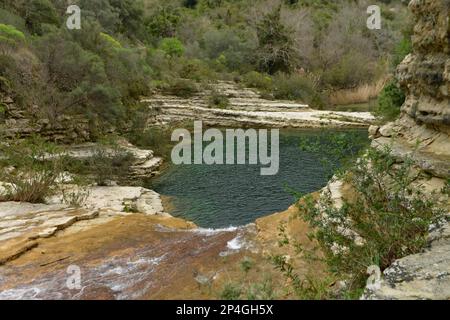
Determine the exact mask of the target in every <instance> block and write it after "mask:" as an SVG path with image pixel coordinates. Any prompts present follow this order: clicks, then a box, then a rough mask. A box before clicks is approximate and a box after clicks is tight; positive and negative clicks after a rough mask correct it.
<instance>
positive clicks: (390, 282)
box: [364, 0, 450, 299]
mask: <svg viewBox="0 0 450 320" xmlns="http://www.w3.org/2000/svg"><path fill="white" fill-rule="evenodd" d="M409 6H410V8H411V10H412V12H413V14H414V16H415V19H416V25H415V28H414V36H413V53H412V54H410V55H409V56H407V57H406V58H405V60H404V61H403V62H402V64H401V65H400V66H399V68H398V78H399V81H400V84H401V86H402V87H403V88H404V89H405V91H406V93H407V98H406V101H405V104H404V105H403V106H402V114H401V116H400V118H399V119H398V120H397V121H395V122H393V123H389V124H387V125H385V126H383V127H381V128H378V127H372V128H371V129H370V132H371V135H372V138H373V145H374V146H380V145H385V144H390V145H391V146H392V148H393V152H394V154H395V155H396V156H397V157H398V159H399V160H400V161H401V159H402V158H404V157H405V156H406V155H412V156H413V158H415V160H416V162H417V164H418V166H419V168H420V169H422V171H424V172H426V173H428V178H429V177H430V175H431V179H429V180H428V181H427V182H426V183H427V184H428V187H429V188H430V190H438V189H439V188H441V187H442V186H443V185H444V183H445V181H446V179H448V178H450V139H449V134H450V99H449V93H450V22H449V20H450V17H449V12H450V0H413V1H411V2H410V4H409ZM416 147H417V151H416V152H414V153H413V151H414V150H415V148H416ZM449 207H450V205H449ZM364 298H368V299H449V298H450V223H447V224H445V225H444V226H443V227H442V228H439V229H436V230H434V231H433V232H432V233H431V234H430V236H429V247H428V248H427V249H426V250H425V251H424V252H421V253H419V254H415V255H411V256H407V257H405V258H402V259H399V260H397V261H395V262H394V263H393V264H392V266H391V267H389V268H388V269H386V270H385V271H384V275H383V279H382V280H381V282H379V283H378V284H376V285H375V286H371V288H370V289H367V290H366V293H365V295H364Z"/></svg>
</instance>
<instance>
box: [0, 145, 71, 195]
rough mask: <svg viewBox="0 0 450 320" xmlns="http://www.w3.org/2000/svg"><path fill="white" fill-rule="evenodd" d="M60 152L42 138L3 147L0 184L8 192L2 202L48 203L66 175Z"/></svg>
mask: <svg viewBox="0 0 450 320" xmlns="http://www.w3.org/2000/svg"><path fill="white" fill-rule="evenodd" d="M61 151H62V150H60V148H58V147H56V146H55V145H53V144H51V143H48V142H46V141H45V140H44V139H42V138H39V137H31V138H28V139H25V140H11V141H8V142H7V143H3V144H1V145H0V154H1V158H0V181H1V182H3V183H4V188H5V189H6V190H5V191H6V192H4V194H2V195H1V196H0V201H23V202H31V203H42V202H45V199H46V198H47V197H48V196H50V195H52V194H53V193H54V192H55V191H56V189H57V179H58V177H60V176H61V174H62V172H63V171H62V169H63V167H64V166H63V160H62V157H61Z"/></svg>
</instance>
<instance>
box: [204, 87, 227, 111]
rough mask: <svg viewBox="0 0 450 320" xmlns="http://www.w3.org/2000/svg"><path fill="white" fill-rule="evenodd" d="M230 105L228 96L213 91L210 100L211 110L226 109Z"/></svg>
mask: <svg viewBox="0 0 450 320" xmlns="http://www.w3.org/2000/svg"><path fill="white" fill-rule="evenodd" d="M229 105H230V99H228V97H227V96H226V95H223V94H220V93H218V92H215V91H213V92H212V93H211V95H210V96H209V98H208V106H209V107H210V108H219V109H226V108H227V107H228V106H229Z"/></svg>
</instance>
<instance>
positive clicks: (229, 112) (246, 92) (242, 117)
mask: <svg viewBox="0 0 450 320" xmlns="http://www.w3.org/2000/svg"><path fill="white" fill-rule="evenodd" d="M211 86H212V87H213V91H214V92H219V93H220V94H222V95H224V96H226V97H227V98H228V99H229V105H228V106H227V107H226V108H213V107H210V106H209V105H208V95H209V94H211V92H212V91H211V92H209V91H208V90H205V91H204V92H202V93H199V94H197V95H194V96H193V97H190V98H180V97H176V96H171V95H162V94H155V95H154V96H153V97H151V98H147V99H144V100H143V102H144V103H147V104H148V107H149V111H150V112H149V114H150V115H151V116H149V119H148V125H165V124H168V123H177V122H182V121H186V120H188V121H193V120H202V121H203V122H204V123H205V124H206V125H208V126H218V127H250V126H251V127H271V128H318V127H321V126H327V127H334V128H348V127H368V126H369V125H370V124H371V123H373V122H374V120H375V118H374V117H373V116H372V115H371V114H370V113H369V112H337V111H336V112H333V111H320V110H313V109H311V108H310V107H309V106H308V105H305V104H301V103H295V102H292V101H272V100H267V99H262V98H261V97H260V96H259V95H258V94H257V93H256V92H253V91H252V90H250V89H245V88H244V89H242V88H239V87H238V85H237V84H235V83H232V82H225V81H219V82H218V83H216V84H211Z"/></svg>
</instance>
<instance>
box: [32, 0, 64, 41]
mask: <svg viewBox="0 0 450 320" xmlns="http://www.w3.org/2000/svg"><path fill="white" fill-rule="evenodd" d="M26 8H27V9H26V17H25V22H26V25H27V27H28V29H29V30H30V31H31V33H34V34H38V35H42V34H43V29H42V25H43V24H53V25H58V24H59V16H58V13H57V12H56V9H55V7H54V6H53V4H52V3H51V2H50V1H49V0H32V1H31V3H30V4H29V5H27V7H26Z"/></svg>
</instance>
